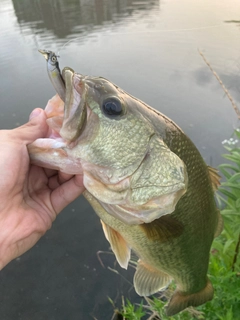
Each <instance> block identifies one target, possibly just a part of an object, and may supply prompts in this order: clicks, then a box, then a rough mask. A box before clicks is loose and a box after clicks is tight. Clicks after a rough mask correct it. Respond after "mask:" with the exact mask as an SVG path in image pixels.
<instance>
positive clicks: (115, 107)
mask: <svg viewBox="0 0 240 320" xmlns="http://www.w3.org/2000/svg"><path fill="white" fill-rule="evenodd" d="M102 109H103V112H104V113H105V114H106V115H108V116H120V115H121V114H122V112H123V109H122V103H121V101H120V100H119V99H117V98H108V99H106V100H104V101H103V104H102Z"/></svg>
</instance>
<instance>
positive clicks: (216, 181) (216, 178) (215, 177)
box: [208, 166, 221, 191]
mask: <svg viewBox="0 0 240 320" xmlns="http://www.w3.org/2000/svg"><path fill="white" fill-rule="evenodd" d="M208 172H209V175H210V179H211V182H212V187H213V191H217V189H218V187H219V186H220V179H221V176H220V175H219V174H218V170H217V169H215V168H213V167H210V166H208Z"/></svg>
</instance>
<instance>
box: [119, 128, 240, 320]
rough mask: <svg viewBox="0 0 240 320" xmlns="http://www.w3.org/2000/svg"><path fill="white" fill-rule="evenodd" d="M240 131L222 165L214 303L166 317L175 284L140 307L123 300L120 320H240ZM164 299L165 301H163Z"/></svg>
mask: <svg viewBox="0 0 240 320" xmlns="http://www.w3.org/2000/svg"><path fill="white" fill-rule="evenodd" d="M238 139H239V140H240V131H239V130H236V131H235V133H234V137H233V138H231V139H230V140H229V141H227V140H225V141H224V144H225V148H226V150H227V154H224V155H223V157H224V158H225V159H227V160H228V163H224V164H222V165H220V166H219V170H220V172H221V173H222V175H223V176H224V177H225V179H226V181H225V182H223V183H222V184H221V186H220V188H219V192H218V194H217V201H218V202H219V205H220V207H222V208H223V209H222V210H221V214H222V216H223V219H224V230H223V232H222V233H221V235H220V236H219V237H218V238H216V239H215V240H214V242H213V244H212V249H211V256H210V263H209V278H210V280H211V282H212V284H213V286H214V289H215V294H214V298H213V300H212V301H209V302H207V303H206V304H204V305H202V306H200V307H197V308H192V307H191V308H188V309H186V310H185V311H183V312H181V313H179V314H177V315H175V316H173V317H167V316H166V315H165V312H164V305H165V304H166V302H164V300H165V301H166V300H167V299H166V297H167V298H168V296H169V292H172V291H173V290H174V284H172V285H171V286H170V288H169V289H168V290H167V291H166V292H164V296H165V297H163V296H159V295H154V296H153V297H152V298H145V300H143V301H142V303H141V304H140V305H134V304H133V303H131V302H130V301H129V300H126V301H125V299H124V298H123V303H122V308H121V310H118V317H117V316H116V318H115V319H123V320H143V319H148V320H153V319H155V320H157V319H158V320H165V319H166V320H167V319H168V320H190V319H208V320H236V319H240V253H239V251H240V148H239V147H238ZM163 298H164V299H163Z"/></svg>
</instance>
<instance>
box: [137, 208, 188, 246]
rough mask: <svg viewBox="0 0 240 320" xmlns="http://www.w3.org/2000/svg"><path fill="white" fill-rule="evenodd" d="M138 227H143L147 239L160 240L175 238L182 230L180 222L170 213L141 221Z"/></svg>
mask: <svg viewBox="0 0 240 320" xmlns="http://www.w3.org/2000/svg"><path fill="white" fill-rule="evenodd" d="M140 228H142V229H143V231H144V232H145V234H146V236H147V237H148V239H150V240H159V241H161V242H165V241H168V240H171V239H172V238H177V237H179V236H180V235H181V234H182V232H183V225H182V223H181V222H179V221H178V220H176V219H175V218H173V217H172V216H171V215H170V214H166V215H164V216H162V217H161V218H159V219H156V220H154V221H152V222H150V223H143V224H141V225H140Z"/></svg>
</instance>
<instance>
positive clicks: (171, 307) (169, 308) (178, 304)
mask: <svg viewBox="0 0 240 320" xmlns="http://www.w3.org/2000/svg"><path fill="white" fill-rule="evenodd" d="M213 292H214V290H213V286H212V284H211V282H210V280H209V279H207V284H206V287H205V288H204V289H202V290H201V291H199V292H196V293H192V294H186V293H183V292H181V291H179V290H176V291H175V292H174V294H173V296H172V298H171V299H170V301H169V303H168V304H167V305H166V315H167V316H173V315H174V314H176V313H178V312H180V311H182V310H184V309H186V308H187V307H190V306H193V307H197V306H200V305H201V304H203V303H205V302H207V301H209V300H212V298H213Z"/></svg>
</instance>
